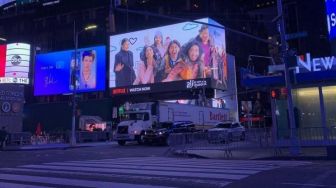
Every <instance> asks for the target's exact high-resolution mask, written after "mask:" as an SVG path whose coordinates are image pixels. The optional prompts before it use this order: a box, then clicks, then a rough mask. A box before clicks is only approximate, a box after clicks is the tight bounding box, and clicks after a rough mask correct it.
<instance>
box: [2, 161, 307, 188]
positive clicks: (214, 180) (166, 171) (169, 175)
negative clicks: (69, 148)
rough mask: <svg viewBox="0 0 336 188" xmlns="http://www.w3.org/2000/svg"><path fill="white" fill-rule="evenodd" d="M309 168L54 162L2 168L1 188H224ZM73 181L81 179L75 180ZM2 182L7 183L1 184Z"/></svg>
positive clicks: (277, 164) (250, 163) (285, 163)
mask: <svg viewBox="0 0 336 188" xmlns="http://www.w3.org/2000/svg"><path fill="white" fill-rule="evenodd" d="M307 164H312V163H311V162H305V161H303V162H298V161H250V160H249V161H246V160H216V159H195V158H194V159H185V158H165V157H136V158H135V157H131V158H115V159H101V160H82V161H65V162H51V163H44V164H41V165H23V166H19V167H17V168H0V188H2V187H6V188H7V187H8V188H12V187H13V188H16V187H18V188H24V187H27V188H43V186H41V184H38V183H43V184H42V185H47V186H48V185H51V187H53V186H55V187H59V186H69V185H70V186H78V187H101V188H105V187H118V188H119V187H121V188H128V187H132V188H133V187H134V188H144V187H158V186H154V185H141V184H140V185H139V184H128V183H117V182H110V180H111V179H112V178H113V180H116V181H118V180H119V179H127V180H128V179H130V182H132V181H131V180H132V179H133V180H136V181H139V180H140V181H141V182H148V181H153V180H155V181H156V182H162V181H165V182H179V183H180V184H185V183H189V182H193V183H196V184H203V185H207V184H208V185H213V186H215V187H218V186H219V187H224V186H226V185H228V184H230V183H232V182H233V181H235V180H240V179H243V178H246V177H248V176H250V175H254V174H257V173H259V172H262V171H266V170H271V169H276V168H280V167H292V166H300V165H307ZM24 174H26V175H24ZM39 175H42V177H39ZM57 176H61V177H57ZM71 177H76V178H78V179H76V178H75V179H72V178H71ZM87 177H104V178H105V179H107V181H106V180H105V181H96V180H90V179H89V180H88V179H87ZM1 180H2V181H5V182H1ZM13 182H15V183H13ZM24 184H29V185H24ZM31 184H35V185H31ZM6 185H8V186H6ZM16 185H17V186H16ZM163 187H164V186H163ZM209 187H211V186H209ZM46 188H47V187H46Z"/></svg>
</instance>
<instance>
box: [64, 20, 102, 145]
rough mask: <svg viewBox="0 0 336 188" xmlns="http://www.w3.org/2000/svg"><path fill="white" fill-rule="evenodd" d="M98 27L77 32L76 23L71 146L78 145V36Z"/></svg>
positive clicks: (93, 26) (94, 26)
mask: <svg viewBox="0 0 336 188" xmlns="http://www.w3.org/2000/svg"><path fill="white" fill-rule="evenodd" d="M97 27H98V26H97V25H88V26H86V27H85V28H84V29H82V30H80V31H77V30H76V22H75V21H74V39H75V40H74V42H75V55H74V58H75V61H74V70H73V71H74V72H72V73H73V77H74V79H73V83H72V84H73V92H72V93H73V95H72V124H71V139H70V144H71V146H75V145H76V134H75V133H76V107H77V99H76V95H77V75H76V71H77V69H78V62H77V50H78V36H79V34H81V33H83V32H85V31H90V30H94V29H97Z"/></svg>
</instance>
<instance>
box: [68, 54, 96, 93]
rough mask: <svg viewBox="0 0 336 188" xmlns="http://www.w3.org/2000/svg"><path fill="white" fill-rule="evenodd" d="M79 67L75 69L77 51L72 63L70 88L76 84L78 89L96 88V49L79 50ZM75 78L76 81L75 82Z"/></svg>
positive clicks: (73, 55)
mask: <svg viewBox="0 0 336 188" xmlns="http://www.w3.org/2000/svg"><path fill="white" fill-rule="evenodd" d="M76 57H77V61H76V62H77V69H75V52H73V53H72V58H71V63H70V85H69V86H70V89H71V90H73V86H74V84H76V86H77V89H79V90H81V89H94V88H95V87H96V79H97V78H96V71H97V70H96V51H95V50H91V49H89V50H84V51H79V52H77V56H76ZM74 80H76V82H75V83H74Z"/></svg>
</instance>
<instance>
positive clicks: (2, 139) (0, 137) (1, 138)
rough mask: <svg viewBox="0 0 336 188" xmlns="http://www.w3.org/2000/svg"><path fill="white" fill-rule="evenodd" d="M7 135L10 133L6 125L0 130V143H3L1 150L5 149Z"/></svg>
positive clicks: (0, 146)
mask: <svg viewBox="0 0 336 188" xmlns="http://www.w3.org/2000/svg"><path fill="white" fill-rule="evenodd" d="M7 137H8V133H7V131H6V127H5V126H3V127H2V128H1V130H0V144H1V145H0V150H3V149H4V148H5V145H6V141H7Z"/></svg>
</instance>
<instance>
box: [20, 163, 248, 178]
mask: <svg viewBox="0 0 336 188" xmlns="http://www.w3.org/2000/svg"><path fill="white" fill-rule="evenodd" d="M21 167H24V168H34V169H53V170H69V171H71V170H72V171H74V170H78V171H87V172H104V173H124V174H142V175H154V176H175V177H193V178H212V179H228V180H239V179H242V178H246V177H247V176H248V175H241V174H239V175H238V174H224V173H223V174H217V173H200V172H189V173H185V172H179V171H172V172H171V171H158V170H133V169H106V168H92V167H73V166H70V167H68V166H50V165H24V166H21Z"/></svg>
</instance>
